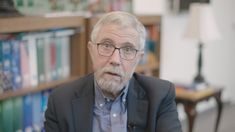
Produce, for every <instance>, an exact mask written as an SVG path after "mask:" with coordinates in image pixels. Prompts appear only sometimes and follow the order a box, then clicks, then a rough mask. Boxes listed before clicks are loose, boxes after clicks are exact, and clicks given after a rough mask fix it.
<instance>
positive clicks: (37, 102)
mask: <svg viewBox="0 0 235 132" xmlns="http://www.w3.org/2000/svg"><path fill="white" fill-rule="evenodd" d="M41 97H42V96H41V93H36V94H33V95H32V98H33V101H32V125H33V131H35V132H40V131H41V126H42V124H43V122H42V113H41V101H42V99H41Z"/></svg>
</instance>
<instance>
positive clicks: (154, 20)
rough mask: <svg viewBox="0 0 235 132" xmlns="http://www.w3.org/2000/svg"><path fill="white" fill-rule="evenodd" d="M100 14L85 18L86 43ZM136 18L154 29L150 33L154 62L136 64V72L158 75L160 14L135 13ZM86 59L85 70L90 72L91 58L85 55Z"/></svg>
mask: <svg viewBox="0 0 235 132" xmlns="http://www.w3.org/2000/svg"><path fill="white" fill-rule="evenodd" d="M99 17H100V16H92V17H89V18H87V19H86V23H87V24H86V37H87V39H86V43H88V41H89V40H90V38H89V36H90V32H91V29H92V27H93V26H94V24H95V23H96V22H97V21H98V19H99ZM137 17H138V19H139V20H140V21H141V22H142V23H143V25H144V26H145V27H146V28H152V29H153V30H154V32H155V33H154V34H153V35H152V36H153V38H151V39H152V40H153V41H154V46H155V50H154V58H153V61H154V63H152V62H150V61H149V60H148V62H147V63H146V64H143V65H138V66H137V68H136V72H138V73H143V74H147V75H152V76H156V77H159V71H160V65H159V64H160V45H161V44H160V41H161V40H160V38H161V36H160V35H161V32H160V31H161V16H158V15H137ZM87 53H88V50H87ZM86 57H87V58H86V60H87V62H86V63H87V69H86V72H87V73H89V72H92V63H91V59H90V58H89V55H86ZM146 70H147V71H146Z"/></svg>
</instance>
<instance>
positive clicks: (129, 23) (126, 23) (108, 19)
mask: <svg viewBox="0 0 235 132" xmlns="http://www.w3.org/2000/svg"><path fill="white" fill-rule="evenodd" d="M107 24H117V25H119V26H121V27H123V28H126V27H132V28H133V29H135V30H136V31H137V32H138V34H139V42H140V43H139V45H140V49H141V50H143V49H144V45H145V39H146V30H145V27H144V26H143V24H142V23H141V22H140V21H139V20H138V19H137V18H136V17H135V16H134V15H131V14H130V13H127V12H122V11H114V12H110V13H107V14H106V15H104V16H103V17H102V18H101V19H100V20H99V21H98V22H97V23H96V24H95V26H94V28H93V30H92V32H91V36H90V37H91V41H92V42H95V40H96V37H97V33H98V32H99V31H100V29H101V28H102V27H103V26H105V25H107Z"/></svg>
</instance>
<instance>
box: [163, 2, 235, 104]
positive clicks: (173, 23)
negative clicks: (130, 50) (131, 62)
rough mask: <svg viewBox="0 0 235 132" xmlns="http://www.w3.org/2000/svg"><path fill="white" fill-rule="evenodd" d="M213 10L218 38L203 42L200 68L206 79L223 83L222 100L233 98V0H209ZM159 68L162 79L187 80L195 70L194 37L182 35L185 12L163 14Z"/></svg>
mask: <svg viewBox="0 0 235 132" xmlns="http://www.w3.org/2000/svg"><path fill="white" fill-rule="evenodd" d="M211 2H212V5H213V9H214V10H213V11H214V13H215V18H216V20H217V25H218V27H219V29H220V31H221V34H222V39H221V40H219V41H216V42H211V43H207V44H205V46H204V51H203V53H204V54H203V69H202V72H203V74H204V76H205V78H206V80H207V81H208V82H209V83H211V84H215V85H220V86H224V87H225V92H224V94H223V98H224V100H226V101H228V100H232V101H233V102H235V96H234V94H235V68H234V67H235V57H234V56H235V52H234V50H235V29H234V26H233V24H232V22H233V20H234V16H235V15H234V14H233V12H235V9H234V8H233V6H234V5H235V1H234V0H223V1H222V0H213V1H211ZM163 16H164V17H163V28H162V49H161V72H160V76H161V78H163V79H168V80H171V81H174V82H186V83H190V82H191V81H192V79H193V77H194V76H195V74H196V72H197V71H196V70H197V67H196V66H197V52H198V50H197V41H192V40H187V39H185V38H183V33H184V29H185V26H186V24H187V19H188V13H183V14H178V15H172V14H171V13H169V12H166V13H164V14H163Z"/></svg>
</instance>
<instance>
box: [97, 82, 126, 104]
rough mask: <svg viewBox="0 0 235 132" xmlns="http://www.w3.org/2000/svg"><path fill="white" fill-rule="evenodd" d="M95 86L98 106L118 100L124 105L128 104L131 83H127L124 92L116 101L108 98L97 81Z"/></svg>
mask: <svg viewBox="0 0 235 132" xmlns="http://www.w3.org/2000/svg"><path fill="white" fill-rule="evenodd" d="M94 84H95V102H96V103H97V105H98V104H104V103H105V102H107V101H108V102H109V101H116V100H119V99H120V100H121V101H122V102H123V103H125V102H126V97H127V91H128V87H129V82H128V83H127V85H126V86H125V87H124V89H123V90H122V92H121V93H120V94H119V95H118V96H117V98H116V99H115V100H112V99H110V98H108V97H106V96H105V95H104V94H103V92H102V90H101V88H100V87H99V85H98V84H97V82H96V80H95V81H94Z"/></svg>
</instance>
